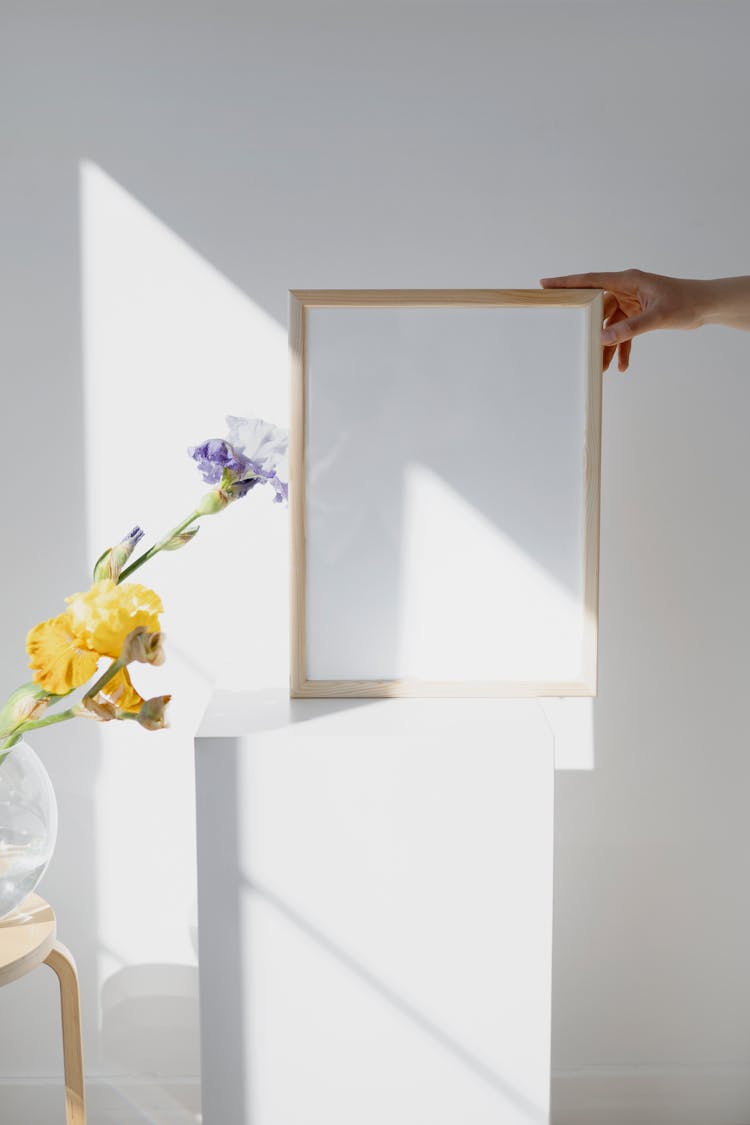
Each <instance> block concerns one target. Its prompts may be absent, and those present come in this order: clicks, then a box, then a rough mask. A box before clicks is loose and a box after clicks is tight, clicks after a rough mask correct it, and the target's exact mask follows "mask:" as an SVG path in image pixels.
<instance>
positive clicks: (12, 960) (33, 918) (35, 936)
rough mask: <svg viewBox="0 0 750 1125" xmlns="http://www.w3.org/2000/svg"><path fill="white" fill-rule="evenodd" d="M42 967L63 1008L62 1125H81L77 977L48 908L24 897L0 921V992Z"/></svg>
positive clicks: (35, 898)
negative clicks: (0, 988) (46, 968)
mask: <svg viewBox="0 0 750 1125" xmlns="http://www.w3.org/2000/svg"><path fill="white" fill-rule="evenodd" d="M41 964H46V965H49V967H50V968H51V969H52V970H53V971H54V972H55V973H56V974H57V979H58V981H59V983H60V1004H61V1008H62V1038H63V1065H64V1068H65V1111H66V1122H67V1125H86V1096H85V1089H84V1084H83V1049H82V1044H81V1011H80V1000H79V994H78V974H77V972H76V966H75V961H74V960H73V958H72V956H71V954H70V952H69V951H68V950H67V949H66V948H65V946H64V945H63V944H62V943H61V942H59V941H58V940H57V920H56V919H55V912H54V910H53V909H52V907H51V906H50V904H49V903H48V902H45V901H44V899H43V898H40V896H39V895H33V894H32V895H29V897H28V898H27V899H25V900H24V901H23V902H22V903H21V905H20V906H19V907H18V908H17V909H16V910H14V911H13V913H12V914H9V915H8V916H7V918H3V919H2V920H0V986H1V985H4V984H10V983H11V981H14V980H19V979H20V978H21V977H23V976H26V974H27V973H30V972H31V970H32V969H35V968H36V967H37V965H41Z"/></svg>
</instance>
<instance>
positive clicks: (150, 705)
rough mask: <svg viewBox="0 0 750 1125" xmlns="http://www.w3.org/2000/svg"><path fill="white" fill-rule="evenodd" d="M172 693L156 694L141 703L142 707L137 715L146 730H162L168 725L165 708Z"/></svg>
mask: <svg viewBox="0 0 750 1125" xmlns="http://www.w3.org/2000/svg"><path fill="white" fill-rule="evenodd" d="M171 698H172V696H171V695H155V696H154V698H153V699H147V700H145V702H144V703H142V704H141V709H140V711H139V712H138V715H137V716H136V717H137V719H138V722H139V723H140V724H141V726H142V727H145V729H146V730H162V729H163V728H164V727H166V726H167V719H166V715H165V713H164V712H165V710H166V707H167V704H168V703H169V701H170V699H171Z"/></svg>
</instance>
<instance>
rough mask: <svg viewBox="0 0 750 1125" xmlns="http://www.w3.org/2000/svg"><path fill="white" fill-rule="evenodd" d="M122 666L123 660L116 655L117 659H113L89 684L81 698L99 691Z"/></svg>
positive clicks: (123, 665)
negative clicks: (92, 682) (95, 679)
mask: <svg viewBox="0 0 750 1125" xmlns="http://www.w3.org/2000/svg"><path fill="white" fill-rule="evenodd" d="M124 667H125V664H124V662H123V661H122V659H121V658H120V657H119V656H118V658H117V660H113V661H112V663H111V664H110V666H109V668H107V669H106V670H105V671H104V672H102V674H101V676H100V677H99V679H98V680H97V681H96V683H94V684H92V685H91V687H90V688H89V690H88V691H87V692H86V694H85V695H84V697H83V698H84V699H89V698H93V696H95V695H96V693H97V692H99V691H101V689H102V688H103V687H104V685H105V684H106V683H109V681H110V680H111V679H112V677H113V676H114V675H116V674H117V672H119V671H120V669H121V668H124Z"/></svg>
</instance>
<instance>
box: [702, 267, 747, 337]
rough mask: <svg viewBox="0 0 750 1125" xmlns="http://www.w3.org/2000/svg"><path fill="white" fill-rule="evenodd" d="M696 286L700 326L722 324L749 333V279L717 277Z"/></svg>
mask: <svg viewBox="0 0 750 1125" xmlns="http://www.w3.org/2000/svg"><path fill="white" fill-rule="evenodd" d="M693 284H695V285H696V286H698V289H697V293H698V304H699V317H700V323H701V324H724V325H726V326H727V327H729V328H741V329H743V330H744V331H745V332H750V277H717V278H713V279H711V280H709V281H697V282H694V283H693Z"/></svg>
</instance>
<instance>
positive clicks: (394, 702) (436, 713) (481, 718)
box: [197, 691, 552, 738]
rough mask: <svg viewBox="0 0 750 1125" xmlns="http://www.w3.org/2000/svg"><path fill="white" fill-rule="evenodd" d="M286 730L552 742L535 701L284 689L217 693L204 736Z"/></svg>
mask: <svg viewBox="0 0 750 1125" xmlns="http://www.w3.org/2000/svg"><path fill="white" fill-rule="evenodd" d="M274 731H278V732H282V731H285V732H286V733H288V734H295V735H312V736H315V735H322V734H325V735H327V736H328V735H335V734H342V735H358V736H362V735H403V736H410V737H411V736H416V737H418V736H420V735H421V736H425V737H429V736H432V735H434V734H435V733H440V734H442V735H448V736H456V737H459V736H460V737H468V736H471V735H482V736H484V737H487V736H488V735H493V734H497V736H498V737H510V736H513V735H516V736H517V735H520V734H521V733H523V735H524V736H525V737H527V738H528V737H530V736H531V737H535V738H539V737H540V736H541V737H545V738H551V737H552V734H551V729H550V725H549V721H548V719H547V717H546V714H545V710H544V708H543V707H542V706H541V705H540V703H539V701H538V700H529V699H290V698H289V696H288V694H286V693H284V692H282V691H264V692H225V691H220V692H217V693H216V694H215V695H214V696H213V698H212V699H211V701H210V703H209V706H208V708H207V709H206V712H205V714H204V717H203V720H202V722H201V724H200V726H199V728H198V732H197V737H198V738H232V737H237V736H241V735H248V734H249V735H252V734H260V733H263V732H264V733H272V732H274Z"/></svg>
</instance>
